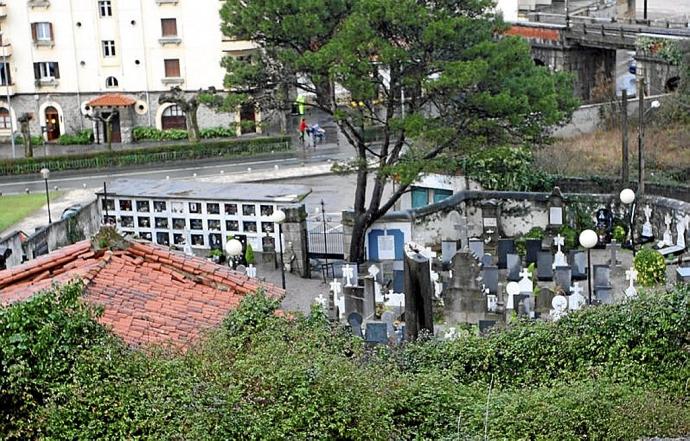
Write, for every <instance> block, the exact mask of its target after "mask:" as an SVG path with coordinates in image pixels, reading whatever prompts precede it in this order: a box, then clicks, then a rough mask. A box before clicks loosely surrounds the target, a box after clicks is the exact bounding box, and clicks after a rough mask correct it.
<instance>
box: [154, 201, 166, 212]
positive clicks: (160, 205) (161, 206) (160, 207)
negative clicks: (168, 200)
mask: <svg viewBox="0 0 690 441" xmlns="http://www.w3.org/2000/svg"><path fill="white" fill-rule="evenodd" d="M165 209H166V208H165V202H163V201H153V211H155V212H156V213H162V212H164V211H165Z"/></svg>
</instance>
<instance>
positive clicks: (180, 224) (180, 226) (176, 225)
mask: <svg viewBox="0 0 690 441" xmlns="http://www.w3.org/2000/svg"><path fill="white" fill-rule="evenodd" d="M185 228H187V222H186V221H185V220H184V219H173V230H184V229H185Z"/></svg>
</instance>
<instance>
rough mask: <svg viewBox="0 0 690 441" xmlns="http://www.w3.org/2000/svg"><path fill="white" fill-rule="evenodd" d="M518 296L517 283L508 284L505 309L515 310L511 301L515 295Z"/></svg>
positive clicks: (518, 285)
mask: <svg viewBox="0 0 690 441" xmlns="http://www.w3.org/2000/svg"><path fill="white" fill-rule="evenodd" d="M518 294H520V284H519V283H517V282H508V283H507V284H506V294H505V299H506V309H515V306H516V305H515V304H513V299H514V298H515V296H516V295H518Z"/></svg>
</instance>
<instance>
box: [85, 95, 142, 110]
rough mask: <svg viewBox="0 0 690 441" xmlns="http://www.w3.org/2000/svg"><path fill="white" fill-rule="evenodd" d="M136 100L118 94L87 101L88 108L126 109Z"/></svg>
mask: <svg viewBox="0 0 690 441" xmlns="http://www.w3.org/2000/svg"><path fill="white" fill-rule="evenodd" d="M136 102H137V100H135V99H134V98H131V97H128V96H127V95H122V94H120V93H108V94H106V95H101V96H99V97H96V98H94V99H92V100H91V101H89V106H91V107H127V106H131V105H133V104H134V103H136Z"/></svg>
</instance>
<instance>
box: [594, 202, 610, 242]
mask: <svg viewBox="0 0 690 441" xmlns="http://www.w3.org/2000/svg"><path fill="white" fill-rule="evenodd" d="M595 217H596V220H597V223H596V226H595V227H594V230H595V231H596V232H597V235H598V236H599V242H598V244H597V246H598V247H602V246H604V245H606V244H607V243H609V242H611V233H612V231H613V213H612V212H611V210H609V209H608V208H600V209H598V210H597V212H596V216H595Z"/></svg>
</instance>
